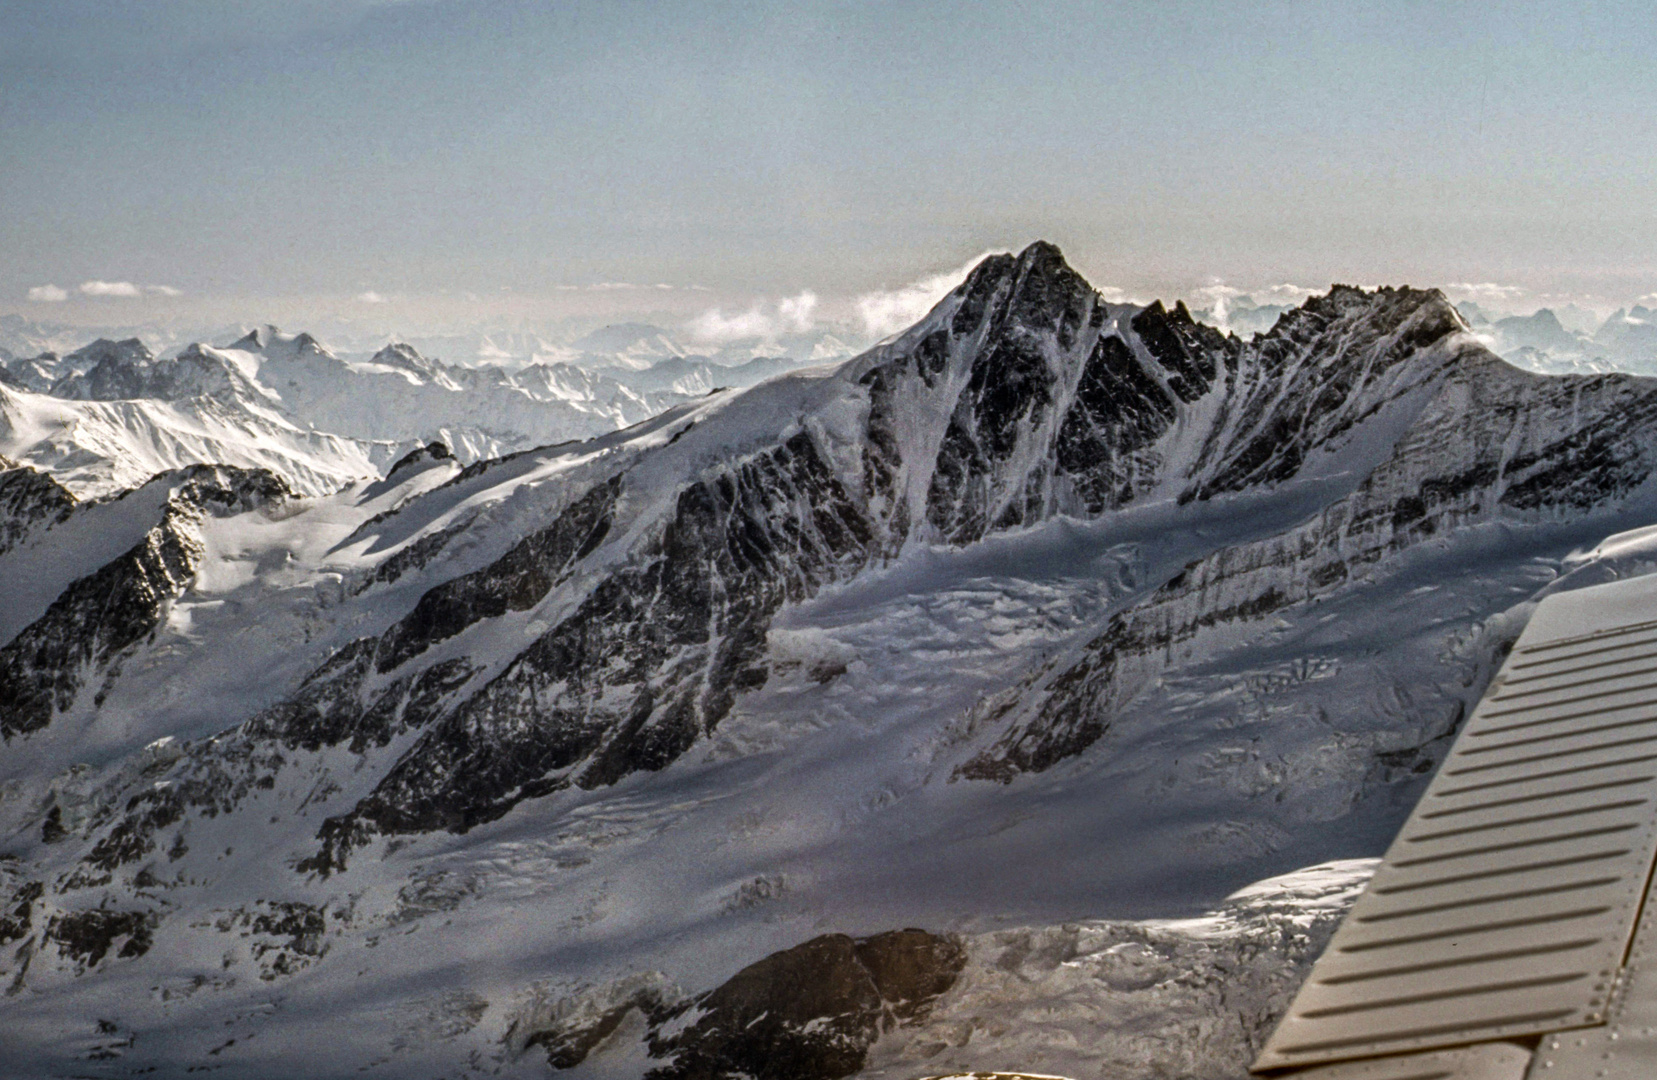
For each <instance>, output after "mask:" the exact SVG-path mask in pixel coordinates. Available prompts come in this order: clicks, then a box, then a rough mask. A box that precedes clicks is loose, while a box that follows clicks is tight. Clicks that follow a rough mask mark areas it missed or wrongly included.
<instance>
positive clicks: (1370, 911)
mask: <svg viewBox="0 0 1657 1080" xmlns="http://www.w3.org/2000/svg"><path fill="white" fill-rule="evenodd" d="M1599 591H1600V590H1597V589H1591V590H1583V591H1582V592H1581V593H1572V594H1564V595H1562V596H1560V597H1557V598H1554V599H1553V600H1550V601H1549V602H1547V603H1544V604H1543V605H1542V606H1541V608H1540V609H1539V610H1538V612H1537V614H1536V616H1535V617H1534V618H1533V619H1532V621H1531V624H1530V626H1529V627H1527V629H1526V632H1525V634H1524V635H1523V636H1522V637H1521V638H1520V640H1519V643H1518V645H1517V646H1516V647H1515V649H1514V651H1513V653H1512V655H1511V656H1509V658H1508V661H1507V663H1506V664H1505V665H1504V666H1503V669H1502V671H1501V672H1500V674H1499V675H1498V676H1497V679H1496V681H1495V682H1494V683H1493V685H1492V688H1491V690H1490V692H1489V693H1488V695H1487V696H1486V697H1485V699H1484V701H1482V702H1481V703H1480V705H1479V707H1478V708H1477V709H1476V710H1475V711H1474V713H1473V715H1472V716H1471V717H1470V718H1469V720H1468V722H1467V724H1466V726H1465V728H1464V730H1463V732H1462V734H1461V735H1460V737H1459V738H1458V739H1457V741H1456V744H1455V746H1454V747H1453V748H1452V750H1451V752H1450V754H1449V756H1448V757H1447V758H1446V760H1445V762H1444V764H1443V766H1442V767H1441V768H1440V769H1439V772H1438V775H1437V776H1436V777H1435V778H1434V780H1433V782H1432V784H1431V785H1430V786H1429V787H1428V790H1427V793H1426V795H1425V796H1423V798H1422V800H1421V803H1420V805H1418V806H1417V807H1416V810H1415V813H1414V814H1413V815H1412V816H1411V817H1410V820H1409V821H1408V822H1407V823H1406V824H1405V826H1404V828H1403V830H1402V831H1401V832H1400V833H1399V836H1398V838H1397V840H1396V841H1395V842H1394V843H1393V845H1392V847H1391V849H1390V850H1389V851H1388V852H1387V855H1386V858H1385V860H1384V861H1383V863H1382V865H1381V867H1380V869H1379V870H1378V871H1377V872H1376V875H1375V878H1374V880H1373V881H1372V882H1371V883H1370V886H1369V888H1368V890H1367V891H1366V892H1365V893H1364V895H1363V896H1362V897H1361V898H1360V899H1359V901H1358V903H1357V904H1356V905H1355V906H1354V907H1353V910H1352V912H1351V913H1350V914H1349V915H1348V917H1347V919H1346V921H1345V922H1344V923H1343V924H1342V925H1341V928H1340V929H1339V930H1338V931H1337V932H1336V934H1335V936H1334V938H1333V940H1332V941H1331V942H1330V945H1329V948H1328V949H1327V950H1326V951H1325V953H1324V955H1323V956H1322V958H1320V959H1319V960H1318V962H1317V964H1316V965H1315V966H1314V967H1313V969H1312V973H1311V975H1310V977H1309V978H1308V979H1307V982H1306V984H1305V986H1304V987H1302V989H1301V992H1300V995H1299V996H1298V997H1297V998H1296V1000H1295V1002H1294V1005H1293V1006H1292V1008H1291V1009H1290V1011H1289V1013H1288V1015H1286V1016H1285V1017H1284V1019H1283V1021H1282V1023H1281V1024H1280V1025H1279V1026H1278V1028H1277V1030H1276V1032H1274V1033H1273V1035H1272V1037H1271V1039H1270V1040H1269V1041H1268V1043H1267V1044H1266V1047H1265V1049H1264V1050H1263V1051H1262V1053H1261V1055H1260V1058H1259V1060H1258V1061H1257V1062H1256V1063H1255V1068H1256V1069H1257V1070H1266V1069H1274V1068H1283V1067H1288V1066H1295V1065H1308V1064H1313V1063H1319V1062H1328V1061H1338V1060H1342V1059H1350V1058H1358V1057H1368V1056H1374V1055H1380V1054H1397V1053H1403V1052H1409V1051H1418V1050H1424V1049H1429V1048H1433V1047H1443V1046H1454V1045H1458V1044H1466V1043H1470V1042H1479V1041H1483V1040H1490V1039H1503V1038H1512V1037H1515V1036H1524V1035H1533V1034H1537V1033H1543V1032H1551V1031H1558V1030H1561V1029H1563V1028H1569V1027H1576V1026H1582V1025H1590V1024H1598V1023H1601V1022H1603V1020H1604V1011H1605V1005H1606V998H1607V993H1608V991H1609V990H1610V988H1611V983H1612V979H1613V977H1614V976H1615V974H1616V972H1617V969H1618V968H1619V967H1620V965H1621V964H1622V962H1623V957H1624V954H1625V952H1626V950H1627V948H1628V943H1629V938H1630V935H1631V933H1632V930H1633V926H1634V922H1635V919H1636V916H1637V914H1638V912H1639V910H1640V906H1641V903H1642V900H1643V898H1644V895H1645V890H1646V885H1647V881H1648V879H1649V877H1650V873H1651V864H1652V858H1653V848H1654V846H1657V619H1653V618H1651V616H1652V615H1654V614H1657V591H1654V590H1652V589H1641V590H1639V592H1640V593H1641V597H1642V598H1643V599H1644V600H1645V602H1643V603H1640V604H1636V605H1635V608H1636V609H1637V610H1639V611H1641V612H1643V613H1644V614H1645V615H1646V616H1647V617H1646V618H1645V619H1644V620H1635V621H1627V622H1622V623H1620V624H1618V625H1606V621H1607V620H1606V619H1605V616H1612V617H1616V616H1621V617H1622V618H1627V616H1628V615H1631V614H1635V611H1630V610H1627V606H1628V605H1627V604H1625V603H1618V604H1614V605H1606V606H1604V608H1603V610H1599V612H1598V614H1599V615H1600V616H1601V618H1599V619H1596V618H1595V617H1594V616H1595V611H1596V609H1595V607H1594V605H1593V604H1592V600H1593V598H1592V597H1590V596H1586V595H1585V594H1590V593H1596V592H1599ZM1625 592H1626V590H1625ZM1618 599H1619V600H1626V599H1627V597H1626V596H1618ZM1550 605H1553V606H1554V607H1555V608H1556V609H1557V610H1554V611H1550ZM1596 622H1598V624H1599V625H1598V626H1597V627H1596V626H1595V625H1594V624H1595V623H1596Z"/></svg>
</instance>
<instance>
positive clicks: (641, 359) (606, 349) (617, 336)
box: [569, 323, 688, 369]
mask: <svg viewBox="0 0 1657 1080" xmlns="http://www.w3.org/2000/svg"><path fill="white" fill-rule="evenodd" d="M569 348H570V350H571V351H572V352H574V353H576V354H578V355H582V356H590V357H593V358H598V359H601V360H602V359H611V358H613V360H614V362H618V363H619V364H620V365H621V366H623V367H630V368H640V369H642V368H646V367H649V366H650V365H651V364H652V363H654V362H655V361H657V360H662V359H665V358H668V357H675V356H685V355H686V354H687V352H688V350H686V349H685V348H684V346H682V345H680V344H679V343H678V342H677V341H675V340H673V338H672V337H670V336H669V335H668V333H667V331H665V330H663V329H662V328H661V327H659V326H652V325H650V324H649V323H615V324H613V325H611V326H606V327H603V328H602V329H598V330H594V331H593V332H592V333H590V334H587V335H586V336H585V337H582V338H578V339H577V340H575V341H573V342H571V343H570V346H569Z"/></svg>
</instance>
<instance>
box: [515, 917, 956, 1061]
mask: <svg viewBox="0 0 1657 1080" xmlns="http://www.w3.org/2000/svg"><path fill="white" fill-rule="evenodd" d="M966 962H967V954H966V950H965V948H964V947H963V946H962V943H961V942H960V941H959V940H957V939H954V938H947V937H940V936H938V935H935V934H929V933H927V932H926V931H924V930H913V929H911V930H894V931H889V932H887V933H884V934H875V935H873V936H871V937H867V938H851V937H848V936H846V935H845V934H825V935H823V936H821V937H816V938H812V939H811V940H810V941H807V942H804V943H803V944H800V945H796V946H795V947H794V948H792V949H785V950H783V951H782V952H778V953H773V954H772V955H770V956H767V957H765V958H764V959H763V960H760V961H758V962H757V963H754V964H750V965H749V966H748V967H746V968H743V969H742V970H741V971H739V972H737V973H736V974H735V975H733V976H732V977H731V978H730V979H729V980H727V981H726V982H724V983H723V984H721V985H720V986H718V987H716V988H715V989H713V990H710V991H708V992H706V993H704V994H698V995H696V996H695V997H693V998H687V999H683V1000H678V1001H672V1000H669V998H668V996H666V995H665V994H664V991H663V989H662V988H661V987H660V986H658V985H655V984H652V983H645V984H644V985H641V986H637V987H636V988H635V987H633V986H631V985H630V984H628V983H623V984H620V985H619V986H617V987H607V988H605V990H604V991H601V992H600V994H598V995H592V994H588V995H584V996H581V997H578V998H575V999H572V1000H565V1001H560V1002H557V1003H555V1004H554V1005H553V1006H552V1008H551V1009H549V1010H546V1011H545V1014H544V1015H538V1014H537V1012H536V1011H533V1010H532V1011H531V1012H530V1013H529V1014H528V1015H526V1016H524V1017H522V1018H521V1020H520V1022H519V1024H518V1026H517V1027H516V1028H515V1029H514V1030H513V1032H512V1033H511V1035H510V1036H509V1041H510V1042H511V1044H512V1045H513V1046H514V1047H516V1048H517V1052H519V1053H522V1052H523V1051H524V1050H527V1049H529V1048H531V1047H543V1048H545V1050H546V1054H547V1060H548V1062H549V1063H550V1064H551V1065H552V1067H553V1068H554V1069H570V1068H574V1067H576V1066H578V1065H580V1064H582V1062H584V1061H585V1060H586V1059H587V1055H588V1054H589V1053H590V1052H592V1050H593V1049H594V1048H595V1047H597V1046H599V1045H600V1044H601V1043H603V1042H604V1041H605V1040H606V1039H609V1038H610V1037H611V1035H612V1034H613V1033H614V1032H615V1031H616V1029H617V1028H618V1027H620V1026H621V1024H622V1022H623V1020H625V1019H626V1017H627V1014H628V1013H629V1012H630V1011H632V1010H638V1012H639V1013H640V1014H641V1015H642V1016H643V1017H644V1019H645V1020H646V1021H647V1022H648V1025H649V1030H648V1034H647V1035H646V1036H645V1044H646V1046H647V1047H648V1053H649V1056H650V1057H651V1058H653V1059H657V1060H659V1061H660V1062H661V1064H658V1065H655V1066H653V1067H651V1068H650V1069H649V1071H647V1072H645V1073H644V1075H645V1076H646V1077H648V1078H650V1080H737V1078H739V1077H754V1078H755V1080H839V1078H840V1077H843V1076H849V1075H851V1074H852V1073H854V1072H856V1071H858V1070H859V1069H861V1068H862V1067H863V1064H864V1062H865V1060H866V1058H867V1055H868V1050H869V1047H870V1046H871V1045H873V1043H874V1042H875V1040H876V1039H878V1038H880V1037H881V1036H882V1035H883V1034H885V1033H887V1032H890V1031H892V1030H893V1029H895V1028H898V1027H905V1026H913V1025H915V1024H919V1023H921V1022H924V1021H925V1019H926V1018H927V1016H928V1014H929V1012H930V1010H931V1007H932V1004H933V1002H935V1001H936V1000H937V999H938V996H939V995H940V994H943V993H945V992H946V991H948V990H949V989H950V987H952V986H953V985H954V984H955V981H956V979H957V978H958V977H959V975H960V973H961V969H962V968H963V967H965V966H966ZM634 981H635V982H636V981H637V980H634ZM618 990H619V991H620V993H619V994H618V993H617V991H618ZM668 993H671V991H669V992H668ZM617 997H620V1000H619V1001H616V1000H614V999H615V998H617ZM595 1005H597V1006H599V1007H597V1008H595V1007H594V1006H595Z"/></svg>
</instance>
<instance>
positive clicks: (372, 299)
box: [357, 289, 386, 304]
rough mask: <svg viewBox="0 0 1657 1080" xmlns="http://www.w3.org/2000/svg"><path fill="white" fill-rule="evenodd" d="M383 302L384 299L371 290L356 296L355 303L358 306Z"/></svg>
mask: <svg viewBox="0 0 1657 1080" xmlns="http://www.w3.org/2000/svg"><path fill="white" fill-rule="evenodd" d="M385 302H386V298H385V297H384V296H381V295H380V294H379V293H377V292H375V291H374V290H373V289H369V290H368V291H367V292H362V293H358V294H357V303H359V304H383V303H385Z"/></svg>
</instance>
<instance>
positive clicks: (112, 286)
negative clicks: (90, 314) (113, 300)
mask: <svg viewBox="0 0 1657 1080" xmlns="http://www.w3.org/2000/svg"><path fill="white" fill-rule="evenodd" d="M81 295H83V296H120V297H125V298H131V297H134V296H142V295H144V292H143V290H142V289H140V288H139V287H138V286H136V285H134V284H133V283H132V282H130V281H83V282H81Z"/></svg>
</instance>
